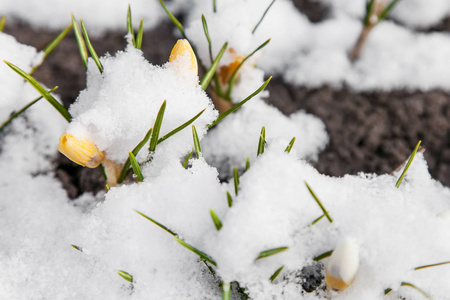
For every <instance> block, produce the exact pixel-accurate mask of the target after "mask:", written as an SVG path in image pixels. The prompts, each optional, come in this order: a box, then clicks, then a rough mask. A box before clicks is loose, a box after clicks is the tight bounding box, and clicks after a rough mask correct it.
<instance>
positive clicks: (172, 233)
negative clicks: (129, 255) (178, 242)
mask: <svg viewBox="0 0 450 300" xmlns="http://www.w3.org/2000/svg"><path fill="white" fill-rule="evenodd" d="M134 211H135V212H137V213H138V214H140V215H141V216H143V217H144V218H146V219H147V220H149V221H150V222H152V223H153V224H155V225H156V226H158V227H160V228H161V229H164V230H165V231H167V232H168V233H170V234H171V235H173V236H174V237H177V236H178V234H176V233H175V232H173V231H172V230H170V229H169V228H167V227H166V226H164V225H163V224H161V223H159V222H158V221H156V220H154V219H152V218H150V217H149V216H146V215H144V214H143V213H141V212H139V211H137V210H134Z"/></svg>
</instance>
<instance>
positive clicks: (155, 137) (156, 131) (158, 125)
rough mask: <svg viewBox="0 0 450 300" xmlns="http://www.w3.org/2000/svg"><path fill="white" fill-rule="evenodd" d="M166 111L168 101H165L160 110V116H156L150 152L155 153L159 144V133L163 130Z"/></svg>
mask: <svg viewBox="0 0 450 300" xmlns="http://www.w3.org/2000/svg"><path fill="white" fill-rule="evenodd" d="M165 110H166V100H164V102H163V104H162V105H161V107H160V108H159V111H158V115H157V116H156V119H155V124H154V125H153V132H152V137H151V138H150V146H149V151H150V152H154V151H155V149H156V145H157V144H158V138H159V131H160V130H161V125H162V121H163V118H164V112H165Z"/></svg>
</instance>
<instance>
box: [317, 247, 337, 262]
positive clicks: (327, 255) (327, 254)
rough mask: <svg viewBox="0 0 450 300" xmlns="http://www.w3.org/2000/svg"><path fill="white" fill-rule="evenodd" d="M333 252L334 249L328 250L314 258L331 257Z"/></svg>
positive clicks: (319, 259)
mask: <svg viewBox="0 0 450 300" xmlns="http://www.w3.org/2000/svg"><path fill="white" fill-rule="evenodd" d="M332 253H333V250H330V251H327V252H325V253H322V254H320V255H319V256H316V257H314V258H313V260H314V261H321V260H322V259H325V258H327V257H330V256H331V254H332Z"/></svg>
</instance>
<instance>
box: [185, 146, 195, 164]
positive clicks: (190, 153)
mask: <svg viewBox="0 0 450 300" xmlns="http://www.w3.org/2000/svg"><path fill="white" fill-rule="evenodd" d="M193 153H194V148H192V151H191V152H189V154H188V155H187V156H186V159H185V160H184V162H183V168H185V169H186V167H187V165H188V163H189V159H191V156H192V154H193Z"/></svg>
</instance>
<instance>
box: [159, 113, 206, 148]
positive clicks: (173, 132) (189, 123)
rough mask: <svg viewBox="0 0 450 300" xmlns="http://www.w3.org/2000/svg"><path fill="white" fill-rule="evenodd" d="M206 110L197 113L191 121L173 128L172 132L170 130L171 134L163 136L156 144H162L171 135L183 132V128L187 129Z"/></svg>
mask: <svg viewBox="0 0 450 300" xmlns="http://www.w3.org/2000/svg"><path fill="white" fill-rule="evenodd" d="M205 110H206V108H205V109H203V110H202V111H201V112H199V113H198V114H196V115H195V116H194V117H193V118H192V119H190V120H189V121H187V122H185V123H183V124H182V125H180V126H178V127H177V128H175V129H174V130H172V131H171V132H169V133H168V134H166V135H165V136H163V137H162V138H160V139H159V140H158V144H160V143H162V142H164V141H165V140H167V139H168V138H170V137H171V136H172V135H174V134H176V133H178V132H180V131H181V130H183V129H184V128H186V127H188V126H189V125H191V124H192V123H193V122H194V121H195V120H197V118H198V117H200V116H201V115H202V113H203V112H204V111H205Z"/></svg>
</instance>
